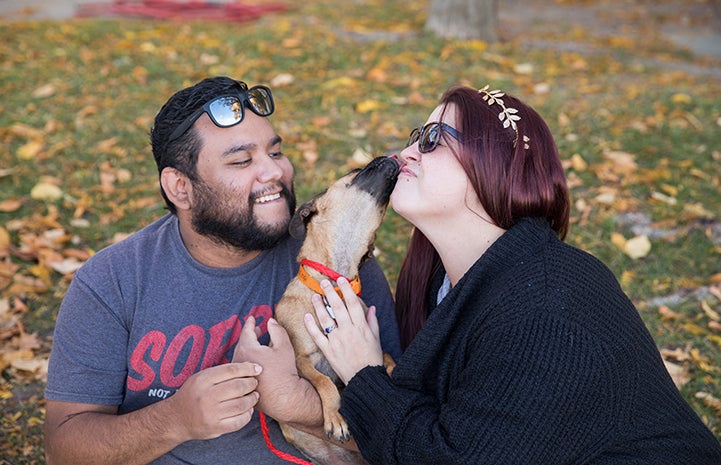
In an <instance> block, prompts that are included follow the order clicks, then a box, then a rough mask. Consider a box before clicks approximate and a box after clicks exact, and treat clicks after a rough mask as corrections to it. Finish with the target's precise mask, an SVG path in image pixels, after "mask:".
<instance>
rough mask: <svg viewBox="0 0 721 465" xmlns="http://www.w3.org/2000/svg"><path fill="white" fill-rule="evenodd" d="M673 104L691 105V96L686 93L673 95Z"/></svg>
mask: <svg viewBox="0 0 721 465" xmlns="http://www.w3.org/2000/svg"><path fill="white" fill-rule="evenodd" d="M671 101H672V102H673V103H691V96H690V95H688V94H684V93H681V92H679V93H677V94H673V96H672V97H671Z"/></svg>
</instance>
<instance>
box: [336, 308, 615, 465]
mask: <svg viewBox="0 0 721 465" xmlns="http://www.w3.org/2000/svg"><path fill="white" fill-rule="evenodd" d="M466 334H468V335H470V336H469V338H468V340H467V341H465V342H464V344H465V345H463V346H461V345H460V344H457V343H449V344H450V345H455V347H454V348H449V349H447V350H450V351H452V353H454V354H455V358H451V360H454V361H453V362H451V363H452V366H448V365H445V364H444V365H443V366H440V367H439V368H438V369H439V370H440V373H439V374H438V375H437V377H438V379H444V380H447V381H445V382H439V384H440V385H437V386H435V389H436V391H435V392H429V389H428V388H421V387H418V388H416V387H415V386H413V388H412V389H411V388H410V385H409V387H402V386H399V385H398V383H396V382H395V380H394V379H392V378H390V377H388V376H387V375H385V374H384V372H383V371H382V369H379V368H378V367H375V368H373V367H369V368H366V369H364V370H362V371H361V372H359V373H358V374H357V375H356V376H355V377H354V378H353V379H352V380H351V382H350V383H349V384H348V386H347V388H346V390H345V392H344V393H343V406H342V408H341V413H342V414H343V415H344V416H345V418H346V419H347V420H348V422H349V424H350V429H351V433H352V434H353V435H354V437H355V439H356V441H357V443H358V445H359V448H360V450H361V451H362V452H363V455H364V456H365V457H366V459H367V460H368V461H369V462H370V463H371V464H407V463H413V464H438V465H441V464H443V465H448V464H468V463H477V464H485V463H488V464H494V465H498V464H509V465H510V464H519V463H534V464H549V465H550V464H553V465H559V464H563V463H583V462H584V461H585V460H588V459H589V458H590V457H592V456H593V454H594V453H595V452H596V451H598V450H599V448H600V447H601V446H602V445H603V439H601V443H599V438H608V437H609V436H610V434H611V431H612V429H613V427H614V418H617V417H618V415H621V412H619V408H618V406H619V405H621V404H622V403H621V402H619V401H618V399H616V398H614V395H615V394H614V393H616V392H617V391H618V388H619V386H617V383H620V382H621V381H619V380H621V379H622V376H620V374H618V373H615V372H614V370H613V368H612V366H613V365H612V364H611V363H608V360H607V354H605V353H604V350H603V348H602V344H600V343H599V341H597V340H596V339H595V338H593V337H591V336H590V335H588V334H587V332H586V331H584V330H583V329H582V328H579V327H577V326H575V325H573V324H572V323H569V322H567V321H565V320H557V319H554V318H552V317H548V316H538V315H536V316H530V317H528V318H526V319H524V320H521V321H515V322H514V323H513V324H505V325H502V326H498V327H494V328H491V329H490V330H489V329H488V328H487V329H486V330H484V331H479V328H475V329H472V330H470V331H468V332H466ZM474 335H475V336H474ZM426 356H428V357H433V354H426ZM438 360H439V363H441V362H440V360H442V357H439V358H438ZM403 362H406V359H405V358H404V359H403ZM449 372H450V373H452V374H451V375H448V373H449ZM427 381H428V386H433V384H434V381H432V380H427Z"/></svg>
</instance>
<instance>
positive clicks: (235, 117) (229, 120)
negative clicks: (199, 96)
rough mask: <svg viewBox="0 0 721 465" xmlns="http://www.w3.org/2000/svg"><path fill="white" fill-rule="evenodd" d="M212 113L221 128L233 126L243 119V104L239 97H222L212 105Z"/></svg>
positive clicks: (210, 107)
mask: <svg viewBox="0 0 721 465" xmlns="http://www.w3.org/2000/svg"><path fill="white" fill-rule="evenodd" d="M209 109H210V113H211V114H212V115H213V118H214V119H215V121H216V122H217V124H218V125H220V126H223V127H225V126H232V125H234V124H236V123H237V122H238V121H240V120H242V119H243V104H242V103H241V102H240V100H238V98H237V97H221V98H218V99H216V100H214V101H213V102H211V103H210V106H209Z"/></svg>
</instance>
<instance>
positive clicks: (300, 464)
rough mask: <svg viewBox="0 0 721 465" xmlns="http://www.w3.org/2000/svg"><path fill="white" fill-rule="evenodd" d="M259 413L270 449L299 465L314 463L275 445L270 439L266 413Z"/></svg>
mask: <svg viewBox="0 0 721 465" xmlns="http://www.w3.org/2000/svg"><path fill="white" fill-rule="evenodd" d="M258 414H259V417H260V430H261V431H262V432H263V440H265V445H266V446H268V449H270V451H271V452H272V453H274V454H275V455H277V456H278V457H279V458H280V459H283V460H285V461H286V462H291V463H297V464H298V465H313V463H312V462H309V461H307V460H303V459H301V458H299V457H296V456H295V455H291V454H288V453H286V452H283V451H282V450H280V449H278V448H277V447H275V446H274V445H273V443H272V442H271V441H270V431H269V430H268V422H267V421H266V418H265V413H263V412H258Z"/></svg>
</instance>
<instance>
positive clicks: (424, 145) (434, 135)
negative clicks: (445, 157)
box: [418, 124, 441, 153]
mask: <svg viewBox="0 0 721 465" xmlns="http://www.w3.org/2000/svg"><path fill="white" fill-rule="evenodd" d="M440 136H441V134H440V130H439V128H438V125H437V124H429V125H428V126H425V127H424V128H423V130H422V131H421V138H420V142H419V144H418V150H419V151H420V152H421V153H427V152H430V151H432V150H433V149H435V148H436V147H437V146H438V140H439V139H440Z"/></svg>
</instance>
